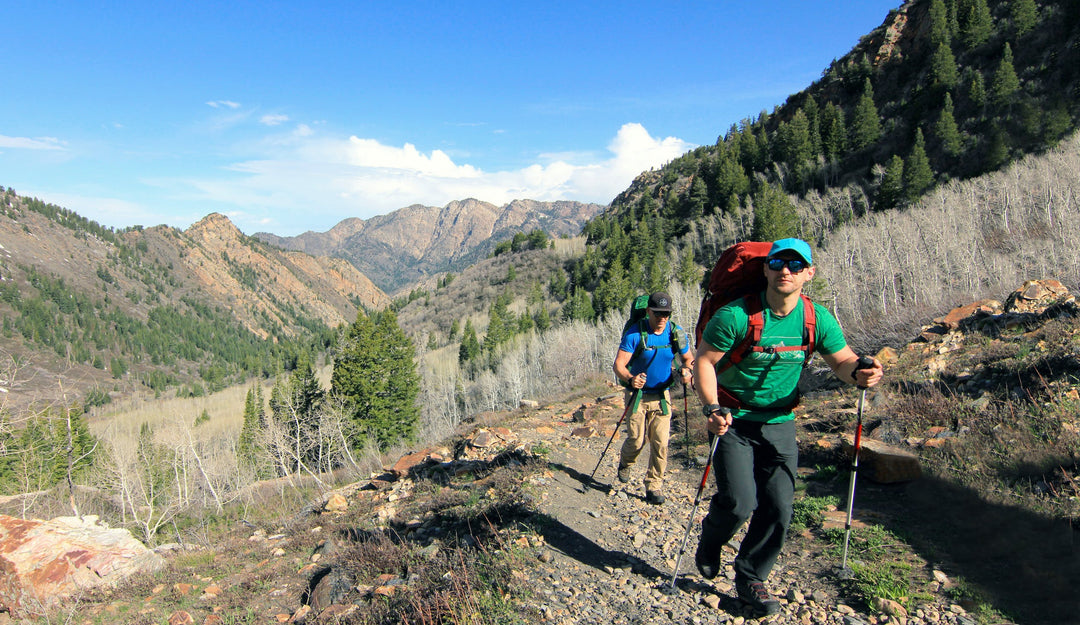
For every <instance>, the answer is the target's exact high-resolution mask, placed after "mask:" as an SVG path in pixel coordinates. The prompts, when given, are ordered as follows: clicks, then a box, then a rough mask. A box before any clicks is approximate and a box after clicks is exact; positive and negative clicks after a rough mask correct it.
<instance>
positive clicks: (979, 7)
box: [960, 0, 994, 50]
mask: <svg viewBox="0 0 1080 625" xmlns="http://www.w3.org/2000/svg"><path fill="white" fill-rule="evenodd" d="M961 6H962V7H963V8H961V9H960V41H961V42H962V43H963V44H964V46H965V47H966V48H967V49H968V50H972V49H974V48H977V47H979V46H981V45H982V44H984V43H986V42H987V41H988V40H989V39H990V35H992V34H994V18H993V16H991V15H990V7H988V6H987V5H986V0H965V2H964V3H963V5H961Z"/></svg>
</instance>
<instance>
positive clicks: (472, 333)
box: [458, 319, 480, 365]
mask: <svg viewBox="0 0 1080 625" xmlns="http://www.w3.org/2000/svg"><path fill="white" fill-rule="evenodd" d="M479 355H480V341H479V339H477V338H476V329H475V328H473V324H472V319H466V320H465V331H464V332H463V333H462V335H461V346H460V347H458V363H459V364H462V365H463V364H465V363H467V362H470V361H472V360H475V359H476V357H477V356H479Z"/></svg>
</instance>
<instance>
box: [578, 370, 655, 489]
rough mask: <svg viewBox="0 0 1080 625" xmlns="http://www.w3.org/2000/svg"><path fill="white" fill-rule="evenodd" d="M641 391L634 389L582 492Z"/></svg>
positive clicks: (582, 487) (590, 480)
mask: <svg viewBox="0 0 1080 625" xmlns="http://www.w3.org/2000/svg"><path fill="white" fill-rule="evenodd" d="M640 392H641V389H637V388H635V389H634V392H633V393H630V401H628V402H626V409H625V410H623V413H622V416H621V417H619V422H618V423H616V424H615V430H614V431H613V432H612V433H611V438H609V439H608V441H607V445H605V446H604V451H603V452H602V453H601V454H600V459H599V460H597V461H596V466H595V467H593V470H592V473H590V474H589V481H588V482H586V483H585V484H582V485H581V492H583V493H584V492H585V488H586V486H588V484H589V483H591V482H592V481H593V477H594V476H595V475H596V470H597V469H599V468H600V464H601V463H602V462H603V461H604V456H606V455H607V450H608V448H610V447H611V441H613V440H615V435H616V434H618V433H619V428H620V427H621V426H622V422H623V419H625V418H626V415H628V414H630V409H632V408H633V407H634V402H635V401H637V396H638V393H640Z"/></svg>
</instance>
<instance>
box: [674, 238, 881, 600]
mask: <svg viewBox="0 0 1080 625" xmlns="http://www.w3.org/2000/svg"><path fill="white" fill-rule="evenodd" d="M814 272H815V267H814V266H813V258H812V254H811V251H810V246H809V245H808V244H807V243H806V242H805V241H802V240H799V239H781V240H779V241H776V242H775V243H773V246H772V248H771V249H770V251H769V255H768V257H767V259H766V263H765V279H766V282H767V286H766V288H765V291H764V292H763V293H761V294H760V296H756V295H750V296H748V297H746V298H742V299H739V300H736V301H734V302H732V303H730V304H728V305H726V306H724V307H722V308H720V309H719V310H717V311H716V314H714V315H713V317H712V319H710V320H709V323H708V325H707V326H706V328H705V332H704V334H703V335H702V341H701V344H700V345H699V346H698V350H697V358H696V361H695V363H694V374H695V377H696V379H697V391H698V395H699V397H700V398H701V402H702V404H703V406H704V412H705V415H706V416H707V417H708V429H709V432H710V433H712V434H714V435H716V436H719V437H720V440H719V442H718V443H717V446H716V455H715V456H714V457H713V462H714V463H715V465H716V471H715V472H714V475H715V476H716V487H717V493H716V494H715V495H714V496H713V498H712V500H711V502H710V504H709V513H708V515H706V517H705V519H703V520H702V526H701V539H700V541H699V542H698V547H697V552H696V553H695V557H694V560H695V562H696V564H697V567H698V571H699V572H700V573H701V575H702V576H703V577H705V578H706V579H712V578H714V577H716V575H717V574H718V573H719V572H720V570H721V563H720V556H721V548H722V547H723V545H724V544H725V543H726V542H727V541H728V540H730V539H731V538H732V537H733V536H734V535H735V533H736V532H737V531H738V530H739V528H740V527H742V525H743V523H745V522H746V521H747V520H749V521H750V525H749V526H748V527H747V531H746V536H745V537H744V538H743V541H742V544H741V545H740V547H739V553H738V555H737V556H736V558H735V562H734V567H735V589H736V593H737V594H738V597H739V599H740V600H741V601H742V602H744V603H745V604H747V605H749V606H750V607H752V608H753V610H754V612H755V613H757V614H758V615H768V614H775V613H776V612H778V611H779V609H780V604H779V602H778V601H776V600H775V599H773V598H772V596H771V595H770V594H769V591H768V590H767V589H766V588H765V580H766V579H767V578H768V576H769V572H770V571H771V570H772V567H773V565H774V564H775V563H776V559H777V558H778V557H779V555H780V551H781V549H782V548H783V546H784V540H785V537H786V534H787V528H788V525H789V524H790V522H791V511H792V501H793V499H794V496H795V472H796V468H797V466H798V443H797V441H796V439H795V422H794V418H795V417H794V415H793V414H792V409H793V408H794V407H795V404H796V403H797V402H798V383H799V377H800V375H801V373H802V368H803V363H804V361H805V358H806V356H807V354H805V353H804V351H803V350H792V349H791V347H792V346H799V345H803V343H804V337H803V332H804V325H805V324H804V318H803V314H804V307H805V306H806V305H807V304H808V303H809V300H807V299H804V298H803V297H802V291H803V287H804V286H805V285H806V283H807V282H809V281H810V279H811V278H813V277H814ZM755 297H760V301H761V306H760V307H757V306H756V302H755V301H753V298H755ZM810 305H812V306H814V313H815V318H816V323H815V340H814V342H813V345H814V346H815V347H816V350H817V352H818V353H820V354H821V356H822V358H824V360H825V362H826V363H827V364H828V365H829V367H830V368H832V370H833V372H834V373H835V374H836V376H837V377H838V378H840V379H841V380H843V381H845V382H848V383H852V384H858V385H859V386H861V387H870V386H873V385H875V384H877V383H878V381H880V380H881V375H882V367H881V363H880V362H878V361H877V360H876V359H875V360H874V364H873V366H872V367H870V368H865V369H857V365H858V361H859V357H858V356H857V355H856V354H855V352H854V351H852V349H851V348H850V347H848V346H847V341H846V340H845V339H844V335H843V332H842V331H841V329H840V325H839V324H838V323H837V321H836V318H835V317H833V316H832V314H830V313H829V311H828V310H826V309H825V308H824V307H822V306H818V305H816V304H810ZM754 308H760V310H761V313H760V314H761V315H762V316H763V322H764V326H763V328H762V333H761V340H760V341H758V345H760V346H761V347H764V348H765V349H764V350H760V351H758V350H755V351H753V352H749V353H746V354H745V356H743V357H742V359H741V360H739V361H738V362H737V363H736V364H734V365H731V366H727V365H728V363H727V361H725V360H724V356H725V355H726V354H728V352H729V351H731V350H734V349H735V348H736V347H739V346H740V345H741V344H742V343H743V339H744V337H745V336H746V334H747V332H748V328H749V320H750V316H751V314H753V309H754ZM785 346H786V347H787V348H788V349H787V350H777V349H776V348H780V347H785ZM732 353H734V352H732ZM728 358H729V359H730V358H731V356H728ZM718 365H719V366H718ZM718 371H719V373H718Z"/></svg>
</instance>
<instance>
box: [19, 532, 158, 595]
mask: <svg viewBox="0 0 1080 625" xmlns="http://www.w3.org/2000/svg"><path fill="white" fill-rule="evenodd" d="M164 564H165V560H164V558H162V557H161V556H160V555H159V554H157V553H155V552H154V551H152V550H150V549H148V548H147V547H146V546H145V545H143V544H142V543H141V542H139V541H138V540H136V539H135V537H134V536H132V535H131V532H129V531H128V530H125V529H114V528H110V527H108V526H107V525H104V524H101V523H99V522H98V519H97V517H95V516H85V517H82V518H79V517H58V518H55V519H52V520H50V521H43V520H39V519H18V518H15V517H10V516H6V515H0V571H3V575H0V604H3V605H5V606H7V607H8V609H9V610H11V612H12V613H13V615H15V616H18V615H19V614H20V613H21V610H23V609H24V608H28V607H30V606H33V607H34V608H38V607H39V606H46V607H49V606H54V605H56V604H57V603H58V602H59V601H61V600H63V599H66V598H68V597H71V596H72V595H74V594H76V593H82V592H85V591H86V590H87V589H89V588H98V587H115V586H116V585H118V584H119V583H121V582H122V581H123V580H125V579H127V578H128V577H129V576H132V575H136V574H144V573H150V572H153V571H156V570H158V569H160V568H162V567H163V566H164Z"/></svg>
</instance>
